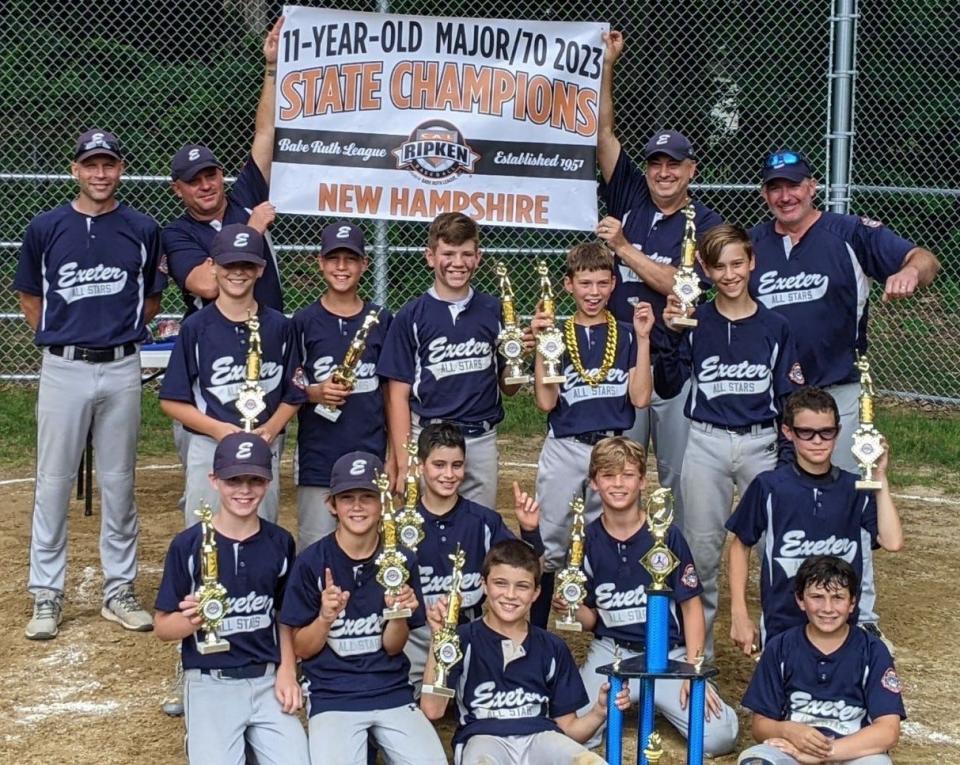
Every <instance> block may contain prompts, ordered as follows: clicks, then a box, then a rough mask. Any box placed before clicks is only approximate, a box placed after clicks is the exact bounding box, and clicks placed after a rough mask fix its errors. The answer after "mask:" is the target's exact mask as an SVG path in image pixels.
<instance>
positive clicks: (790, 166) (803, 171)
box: [763, 149, 813, 185]
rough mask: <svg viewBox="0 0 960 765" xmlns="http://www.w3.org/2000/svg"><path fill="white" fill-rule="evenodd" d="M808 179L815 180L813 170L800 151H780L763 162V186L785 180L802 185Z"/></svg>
mask: <svg viewBox="0 0 960 765" xmlns="http://www.w3.org/2000/svg"><path fill="white" fill-rule="evenodd" d="M807 178H813V170H811V169H810V163H809V162H808V161H807V158H806V157H805V156H803V154H801V153H800V152H799V151H791V150H790V149H780V150H779V151H775V152H773V154H770V155H769V156H768V157H767V158H766V159H765V160H763V184H764V185H766V184H767V183H769V182H770V181H775V180H777V179H783V180H787V181H792V182H793V183H800V182H801V181H804V180H806V179H807Z"/></svg>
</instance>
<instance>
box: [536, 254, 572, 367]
mask: <svg viewBox="0 0 960 765" xmlns="http://www.w3.org/2000/svg"><path fill="white" fill-rule="evenodd" d="M537 273H538V274H540V308H541V310H542V311H543V312H544V313H545V314H547V315H548V316H549V317H550V326H549V327H547V328H546V329H541V330H540V334H539V335H537V353H539V354H540V356H541V358H542V359H543V369H544V371H543V377H541V378H540V382H542V383H545V384H548V385H549V384H552V383H562V382H564V381H565V380H566V379H567V378H566V377H564V376H563V375H562V374H560V359H561V358H563V351H564V350H565V348H566V346H565V345H564V344H563V333H562V332H561V331H560V330H559V329H557V327H556V325H555V324H554V323H553V317H554V314H555V311H556V303H555V302H554V300H553V285H552V284H550V274H549V272H548V271H547V262H546V261H545V260H538V261H537Z"/></svg>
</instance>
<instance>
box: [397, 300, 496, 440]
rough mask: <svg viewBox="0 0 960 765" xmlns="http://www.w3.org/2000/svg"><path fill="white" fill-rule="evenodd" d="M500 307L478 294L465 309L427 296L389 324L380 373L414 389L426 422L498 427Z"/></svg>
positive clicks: (414, 407)
mask: <svg viewBox="0 0 960 765" xmlns="http://www.w3.org/2000/svg"><path fill="white" fill-rule="evenodd" d="M499 332H500V303H499V301H498V300H497V299H496V298H493V297H491V296H490V295H485V294H483V293H481V292H473V293H472V294H471V297H470V298H468V300H467V302H466V304H465V305H463V306H462V308H461V307H459V306H458V305H456V304H453V303H449V302H447V301H445V300H440V299H439V298H437V297H435V296H434V295H432V294H431V293H430V292H427V293H424V294H423V295H421V296H420V297H418V298H414V299H413V300H411V301H410V302H409V303H407V304H406V305H405V306H404V307H403V308H401V309H400V311H399V312H398V313H397V316H396V318H395V319H394V321H393V323H392V324H391V325H390V330H389V332H388V333H387V339H386V342H385V344H384V348H383V353H382V354H381V356H380V366H379V370H380V374H381V375H383V376H384V377H388V378H390V379H394V380H400V381H401V382H405V383H409V384H410V385H411V398H410V408H411V409H412V411H413V412H414V413H415V414H417V415H418V416H419V417H420V418H422V419H435V418H437V419H447V420H456V421H457V422H465V423H479V422H489V423H497V422H499V421H500V420H502V419H503V406H502V405H501V402H500V388H499V363H498V357H497V335H498V334H499Z"/></svg>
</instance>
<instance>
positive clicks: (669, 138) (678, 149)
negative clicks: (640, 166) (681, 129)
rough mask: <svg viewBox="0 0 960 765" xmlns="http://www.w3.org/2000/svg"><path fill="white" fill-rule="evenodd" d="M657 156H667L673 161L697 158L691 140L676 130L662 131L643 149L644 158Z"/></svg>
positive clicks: (655, 134)
mask: <svg viewBox="0 0 960 765" xmlns="http://www.w3.org/2000/svg"><path fill="white" fill-rule="evenodd" d="M657 154H666V155H667V156H668V157H670V158H671V159H696V158H697V157H696V154H694V152H693V144H692V143H690V139H689V138H687V137H686V136H685V135H684V134H683V133H678V132H677V131H676V130H661V131H659V132H657V133H654V134H653V135H652V136H651V137H650V140H649V141H647V145H646V146H645V147H644V149H643V156H644V157H646V158H647V159H650V157H653V156H655V155H657Z"/></svg>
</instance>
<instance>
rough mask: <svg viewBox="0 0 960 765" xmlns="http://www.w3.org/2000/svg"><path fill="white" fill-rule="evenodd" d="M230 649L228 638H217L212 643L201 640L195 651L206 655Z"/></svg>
mask: <svg viewBox="0 0 960 765" xmlns="http://www.w3.org/2000/svg"><path fill="white" fill-rule="evenodd" d="M229 650H230V641H229V640H217V641H216V642H214V643H207V642H203V643H201V644H200V645H198V646H197V653H199V654H200V655H201V656H206V655H207V654H211V653H224V652H226V651H229Z"/></svg>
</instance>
